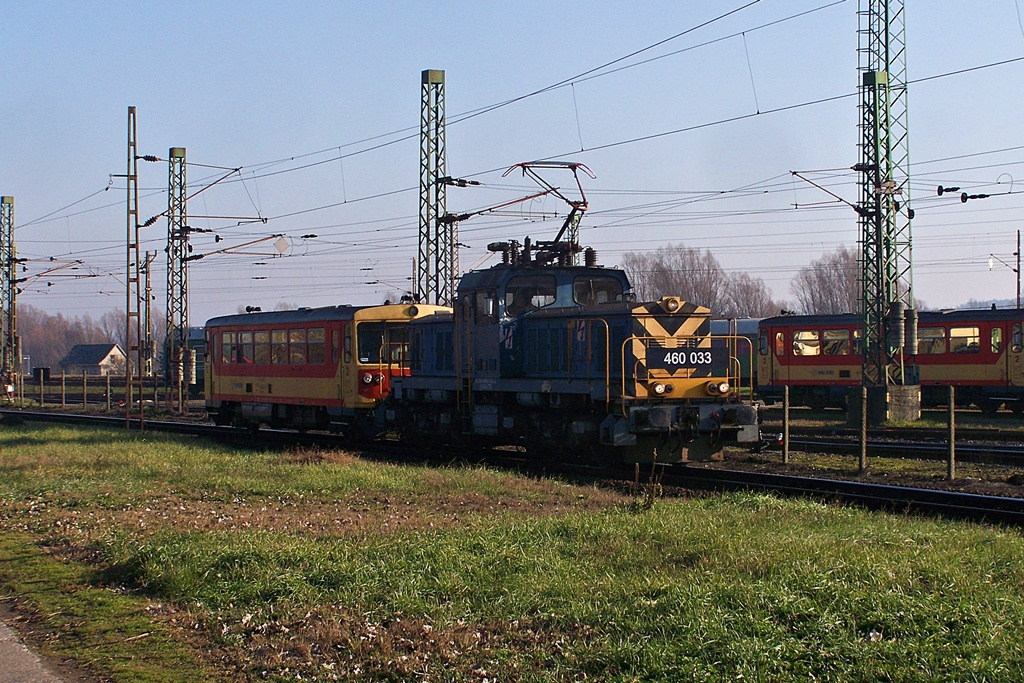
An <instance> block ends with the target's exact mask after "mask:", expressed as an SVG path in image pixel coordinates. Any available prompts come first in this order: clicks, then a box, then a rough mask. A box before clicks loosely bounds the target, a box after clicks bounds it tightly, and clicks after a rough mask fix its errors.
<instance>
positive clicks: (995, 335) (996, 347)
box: [990, 327, 1003, 353]
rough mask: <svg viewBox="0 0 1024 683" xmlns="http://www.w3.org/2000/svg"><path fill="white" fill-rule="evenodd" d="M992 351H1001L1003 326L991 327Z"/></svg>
mask: <svg viewBox="0 0 1024 683" xmlns="http://www.w3.org/2000/svg"><path fill="white" fill-rule="evenodd" d="M990 340H991V348H992V353H1002V352H1003V328H1001V327H993V328H992V335H991V337H990Z"/></svg>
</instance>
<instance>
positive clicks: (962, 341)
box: [949, 327, 981, 353]
mask: <svg viewBox="0 0 1024 683" xmlns="http://www.w3.org/2000/svg"><path fill="white" fill-rule="evenodd" d="M979 340H980V336H979V334H978V328H977V327H952V328H950V330H949V352H950V353H978V351H980V350H981V344H980V343H979Z"/></svg>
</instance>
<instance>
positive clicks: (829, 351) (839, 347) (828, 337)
mask: <svg viewBox="0 0 1024 683" xmlns="http://www.w3.org/2000/svg"><path fill="white" fill-rule="evenodd" d="M822 334H823V337H824V342H825V343H824V345H823V346H822V347H821V351H822V353H823V354H824V355H826V356H848V355H850V331H849V330H825V331H824V332H823V333H822Z"/></svg>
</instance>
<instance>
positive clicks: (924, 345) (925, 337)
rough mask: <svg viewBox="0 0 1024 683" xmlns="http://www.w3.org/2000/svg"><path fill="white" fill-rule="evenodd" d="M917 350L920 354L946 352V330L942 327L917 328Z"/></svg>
mask: <svg viewBox="0 0 1024 683" xmlns="http://www.w3.org/2000/svg"><path fill="white" fill-rule="evenodd" d="M917 352H918V354H920V355H922V356H929V355H935V354H939V353H945V352H946V330H945V328H942V327H921V328H918V330H917Z"/></svg>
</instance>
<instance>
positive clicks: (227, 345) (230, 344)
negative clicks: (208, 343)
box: [220, 332, 237, 363]
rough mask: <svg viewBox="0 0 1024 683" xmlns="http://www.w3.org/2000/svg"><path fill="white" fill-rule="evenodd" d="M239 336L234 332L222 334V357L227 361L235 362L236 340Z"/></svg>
mask: <svg viewBox="0 0 1024 683" xmlns="http://www.w3.org/2000/svg"><path fill="white" fill-rule="evenodd" d="M236 340H237V337H236V336H235V333H234V332H222V333H221V335H220V341H221V352H220V357H221V358H223V359H224V362H225V363H234V362H235V342H236Z"/></svg>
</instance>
